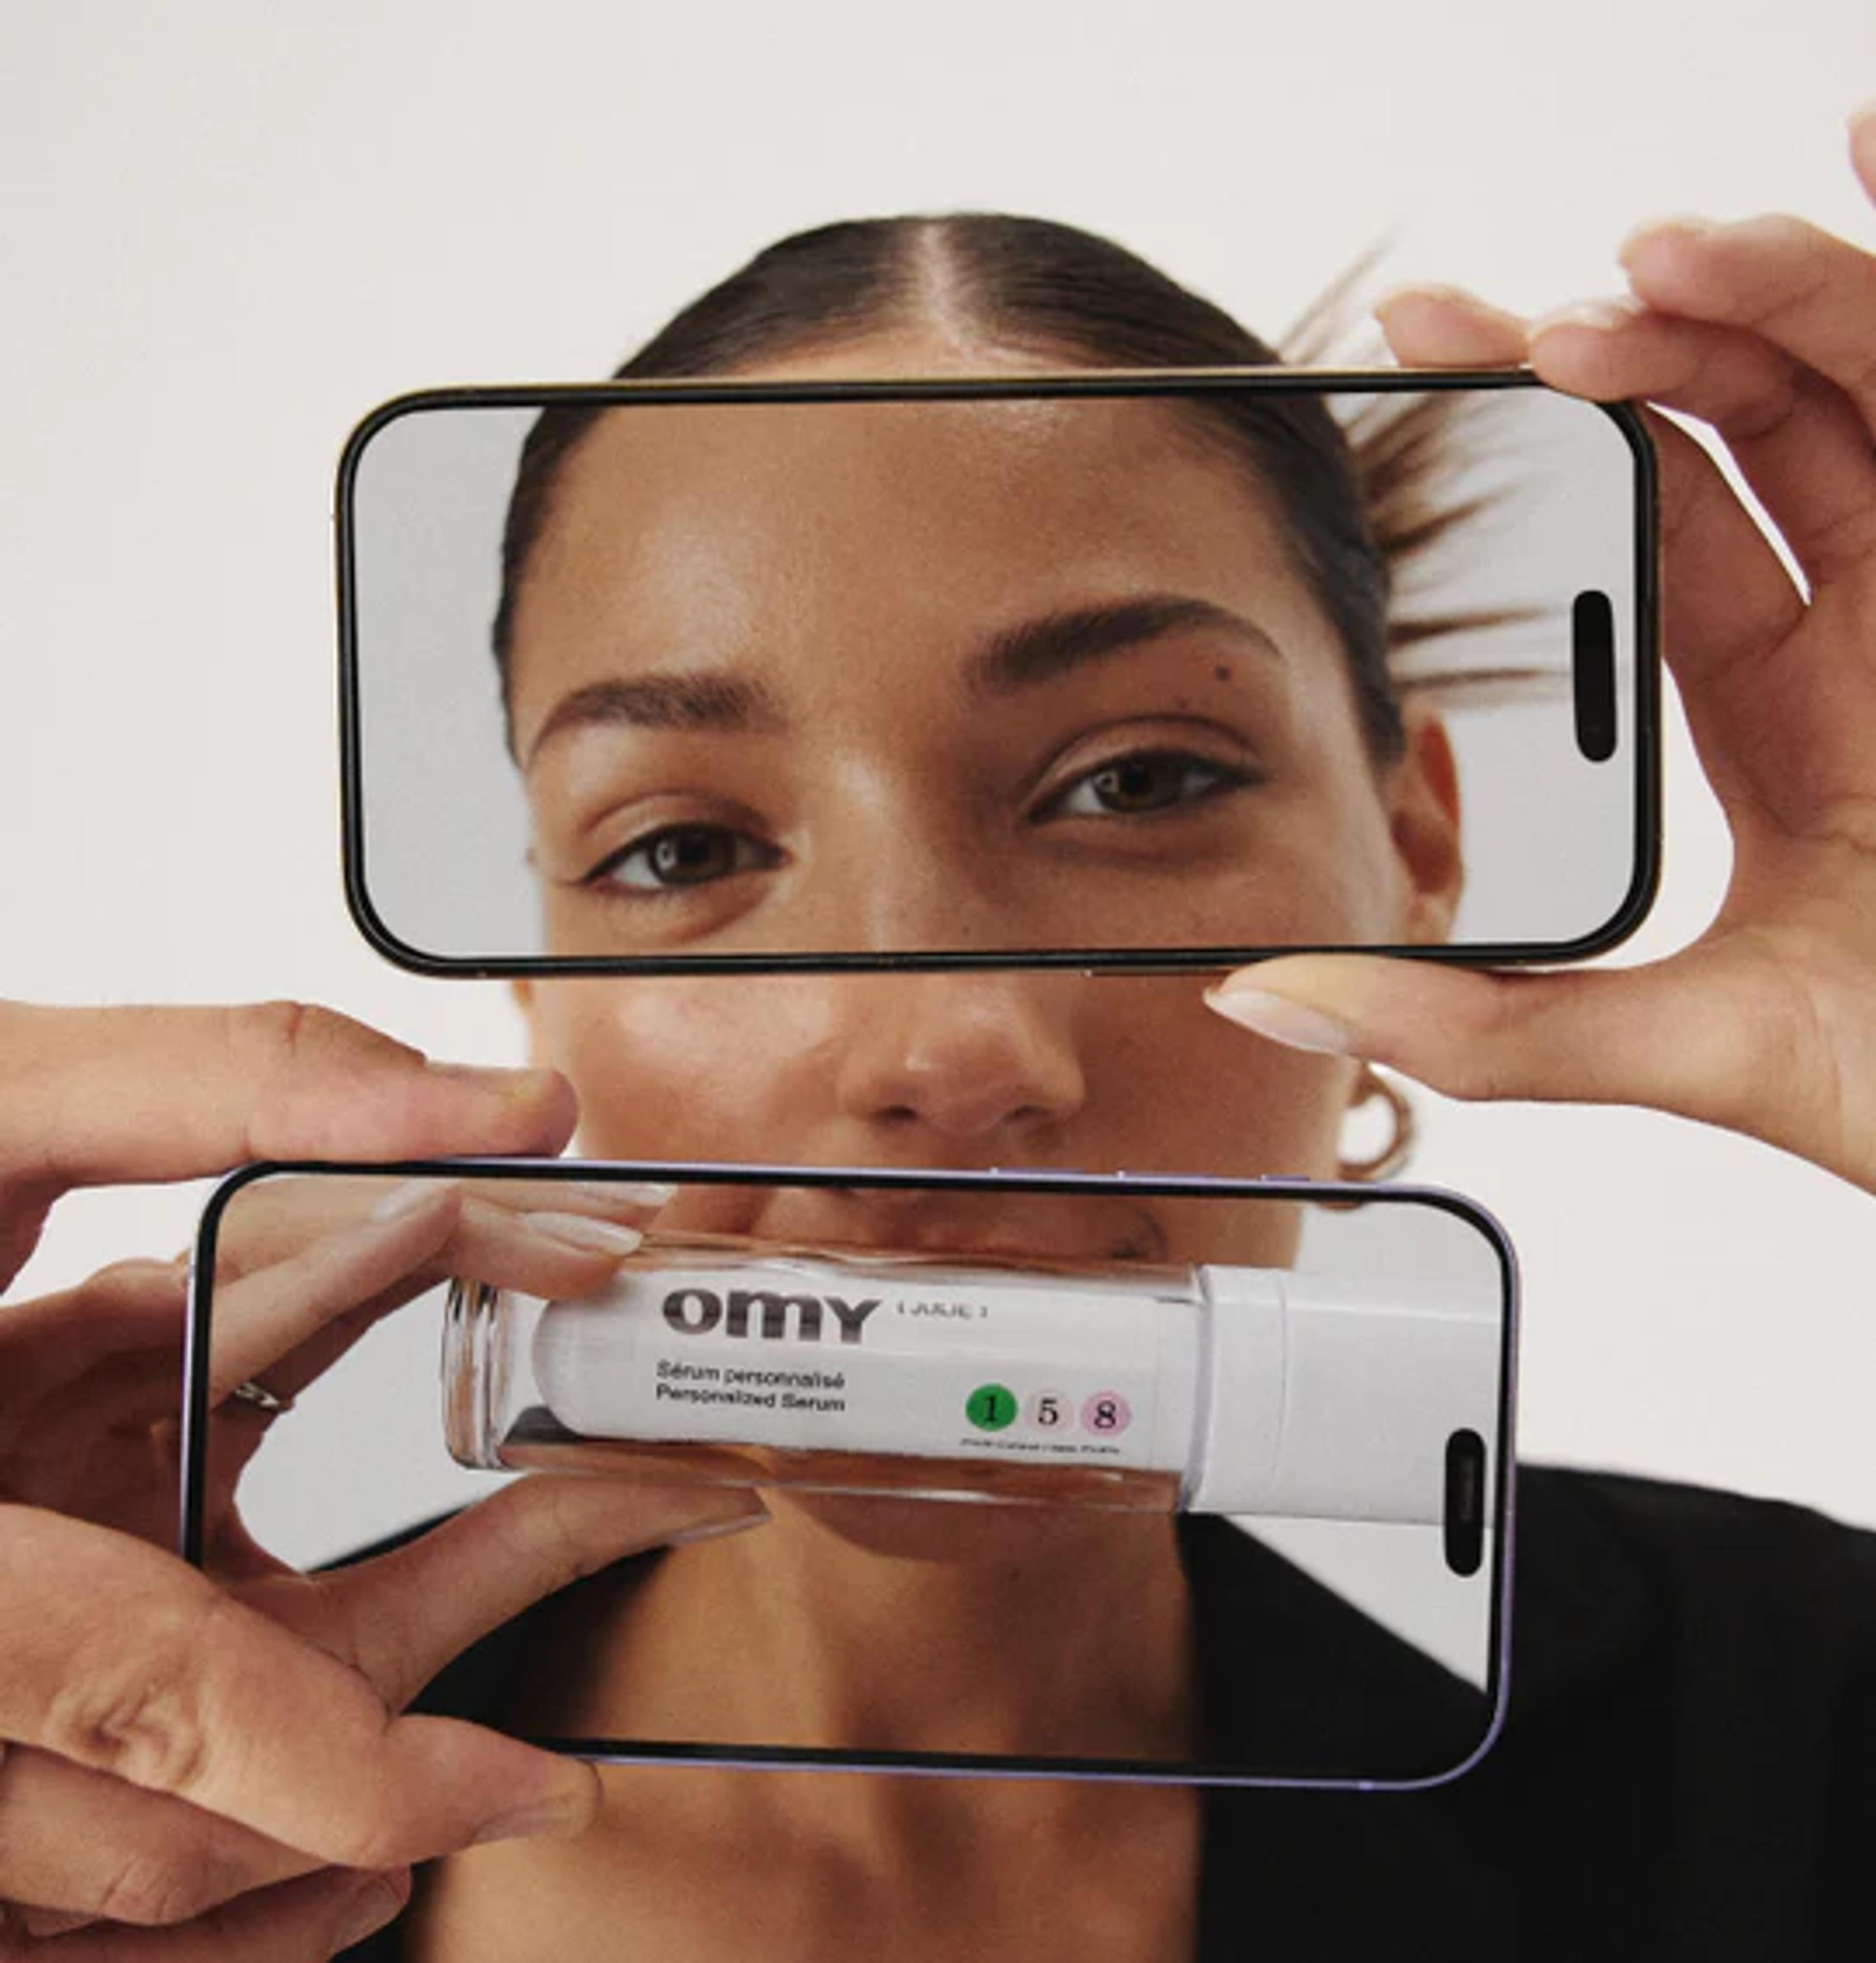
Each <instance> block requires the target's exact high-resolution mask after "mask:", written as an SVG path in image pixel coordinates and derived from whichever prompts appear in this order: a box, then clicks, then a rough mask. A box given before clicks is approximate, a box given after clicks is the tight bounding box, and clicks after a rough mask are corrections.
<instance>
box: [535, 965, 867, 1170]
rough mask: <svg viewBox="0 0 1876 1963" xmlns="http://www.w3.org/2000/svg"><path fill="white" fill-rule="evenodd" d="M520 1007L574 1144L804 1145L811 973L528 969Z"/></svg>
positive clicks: (584, 1147)
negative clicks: (568, 1115)
mask: <svg viewBox="0 0 1876 1963" xmlns="http://www.w3.org/2000/svg"><path fill="white" fill-rule="evenodd" d="M523 1013H524V1014H526V1015H527V1018H528V1022H529V1025H530V1031H531V1033H532V1036H533V1051H534V1054H535V1056H536V1059H537V1060H538V1061H539V1062H543V1063H549V1064H552V1065H554V1066H555V1068H558V1069H559V1070H561V1071H563V1072H564V1073H565V1075H566V1076H567V1077H568V1079H569V1080H570V1081H571V1083H572V1084H573V1087H574V1089H575V1092H576V1093H577V1094H578V1097H579V1100H580V1131H579V1137H578V1149H579V1150H581V1151H583V1152H584V1153H586V1154H589V1155H591V1156H595V1157H599V1158H683V1159H726V1158H790V1157H794V1158H800V1157H803V1156H806V1155H807V1154H806V1151H805V1141H806V1138H807V1137H808V1131H809V1128H810V1127H811V1126H812V1122H813V1121H814V1118H815V1111H816V1107H815V1103H813V1101H812V1099H813V1095H814V1086H815V1084H816V1083H817V1082H819V1083H824V1082H825V1081H826V1078H825V1071H824V1066H823V1065H822V1064H821V1059H822V1058H824V1055H825V1054H826V1052H827V1050H828V1046H829V1045H830V1043H831V1040H832V1039H833V1036H834V1017H832V1015H831V1014H830V1012H829V1008H828V1003H827V1001H826V991H825V990H824V987H822V986H819V985H817V983H816V981H815V979H814V978H806V977H804V978H796V977H793V976H783V975H766V976H762V977H759V978H754V979H753V980H745V979H743V978H730V977H724V978H720V979H719V978H715V977H697V976H683V977H675V978H671V979H670V980H632V981H539V982H536V983H535V984H534V985H533V989H532V990H531V991H530V996H529V998H528V1000H527V1001H525V1002H524V1003H523Z"/></svg>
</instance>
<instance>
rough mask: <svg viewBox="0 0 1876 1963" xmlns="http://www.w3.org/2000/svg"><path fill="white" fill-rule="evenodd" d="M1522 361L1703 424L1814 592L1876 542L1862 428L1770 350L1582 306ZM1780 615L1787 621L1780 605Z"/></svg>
mask: <svg viewBox="0 0 1876 1963" xmlns="http://www.w3.org/2000/svg"><path fill="white" fill-rule="evenodd" d="M1872 345H1873V346H1876V331H1873V332H1872ZM1531 360H1532V366H1533V367H1535V369H1536V370H1537V372H1538V374H1539V375H1540V376H1541V377H1542V378H1543V379H1544V380H1545V381H1546V382H1548V383H1550V384H1551V386H1553V387H1555V388H1560V389H1564V390H1565V391H1566V392H1568V393H1570V394H1571V395H1589V396H1592V397H1595V398H1596V399H1600V400H1604V401H1609V400H1614V399H1618V398H1620V397H1623V396H1634V397H1646V398H1647V399H1648V400H1649V401H1650V402H1658V403H1660V404H1661V405H1663V406H1665V407H1666V408H1671V409H1678V410H1680V411H1683V412H1685V413H1686V414H1687V415H1692V416H1697V417H1698V418H1700V420H1701V421H1703V422H1705V423H1708V424H1711V425H1712V427H1713V428H1714V429H1716V430H1717V431H1718V432H1719V433H1720V434H1721V436H1722V437H1724V439H1725V440H1726V444H1727V448H1728V449H1729V450H1730V451H1731V452H1732V453H1733V455H1734V457H1735V458H1736V459H1737V460H1738V463H1739V466H1740V470H1741V472H1743V475H1744V476H1745V477H1746V481H1747V482H1749V483H1750V485H1752V487H1753V490H1754V491H1755V492H1756V493H1757V494H1758V495H1759V498H1760V499H1761V500H1762V501H1763V503H1764V504H1765V506H1766V511H1767V513H1768V514H1769V516H1770V517H1771V518H1772V521H1773V523H1774V524H1775V525H1776V526H1777V527H1778V530H1779V533H1781V535H1782V536H1783V537H1784V539H1785V541H1786V543H1788V545H1789V546H1791V551H1792V553H1793V556H1794V557H1795V558H1796V559H1797V560H1798V563H1799V565H1801V566H1802V567H1803V568H1804V572H1805V574H1806V575H1807V577H1808V578H1810V581H1812V583H1813V584H1822V583H1823V582H1825V581H1829V580H1830V579H1832V578H1836V576H1838V575H1839V574H1840V573H1842V572H1845V571H1847V570H1849V568H1852V567H1853V566H1855V565H1857V564H1858V562H1859V561H1860V560H1862V559H1864V558H1865V557H1866V556H1867V555H1868V552H1869V551H1870V549H1871V545H1872V543H1876V452H1872V450H1871V444H1870V439H1869V431H1868V428H1866V427H1865V424H1864V422H1863V420H1862V418H1861V417H1860V416H1859V415H1858V413H1857V411H1856V410H1855V408H1854V406H1853V405H1852V403H1851V402H1850V401H1849V398H1848V397H1847V396H1846V395H1844V393H1843V392H1842V390H1841V389H1838V388H1836V386H1833V385H1832V384H1831V383H1827V382H1826V381H1824V380H1823V379H1822V378H1821V377H1820V376H1818V375H1817V374H1816V373H1814V372H1813V371H1811V370H1809V369H1807V368H1806V367H1804V365H1803V364H1802V363H1801V362H1798V361H1797V360H1794V358H1793V357H1791V355H1789V354H1786V353H1785V351H1782V349H1780V348H1778V347H1775V346H1773V345H1772V343H1771V342H1770V341H1765V340H1762V339H1761V338H1759V336H1758V335H1756V334H1751V333H1747V332H1744V331H1741V330H1740V329H1738V328H1730V327H1716V326H1714V325H1711V324H1710V323H1708V322H1705V321H1696V320H1688V319H1682V318H1680V317H1679V316H1677V315H1669V314H1664V313H1660V312H1655V311H1653V310H1652V309H1649V308H1646V307H1641V306H1624V305H1622V304H1621V303H1608V302H1592V303H1589V305H1587V306H1579V307H1570V308H1565V309H1562V310H1561V311H1560V312H1557V313H1554V314H1552V315H1547V316H1546V318H1545V319H1543V320H1541V321H1539V322H1538V323H1537V325H1535V327H1534V328H1533V329H1532V336H1531ZM1765 556H1766V555H1765V554H1764V552H1763V551H1762V550H1761V552H1760V553H1759V557H1761V558H1764V557H1765ZM1782 605H1783V610H1785V612H1786V613H1789V612H1790V611H1791V609H1790V607H1789V603H1788V600H1785V601H1784V602H1783V603H1782Z"/></svg>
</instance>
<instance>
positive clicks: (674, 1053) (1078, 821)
mask: <svg viewBox="0 0 1876 1963" xmlns="http://www.w3.org/2000/svg"><path fill="white" fill-rule="evenodd" d="M1016 365H1018V364H1016V363H1011V362H1010V361H1009V360H1007V359H1006V360H995V359H994V358H992V357H987V356H986V354H985V353H984V351H982V350H981V349H974V350H972V351H970V353H969V355H968V358H961V357H960V356H959V354H958V352H957V351H956V350H954V349H952V348H950V347H948V346H947V345H946V344H945V343H944V342H943V341H939V340H936V339H934V338H927V337H924V336H921V335H905V336H901V337H892V338H884V337H882V338H879V339H877V340H875V341H871V342H869V343H867V344H865V345H864V346H863V347H860V348H858V349H855V348H847V349H844V350H842V351H840V352H839V354H837V355H824V356H821V357H817V358H814V359H804V360H799V361H796V362H793V363H789V364H786V366H783V367H777V368H775V369H773V370H765V371H764V373H765V374H770V373H773V374H774V375H776V376H804V377H805V376H819V375H824V374H840V375H854V374H859V373H869V374H875V375H882V374H883V375H892V376H900V375H903V376H911V375H917V374H927V373H935V372H942V371H943V370H945V369H946V368H952V369H966V370H972V371H975V372H982V371H983V370H985V369H986V368H988V367H1013V366H1016ZM1021 365H1023V366H1032V365H1035V364H1032V363H1023V364H1021ZM1187 413H1189V412H1186V411H1182V410H1180V408H1177V407H1175V406H1173V405H1165V404H1159V403H1154V402H1147V401H1142V400H1138V399H1135V400H1132V401H1119V402H1095V401H1087V400H1069V401H1061V400H1058V401H1052V402H1033V401H1032V402H1002V403H997V402H981V401H980V402H968V403H960V404H943V405H939V404H930V403H922V404H912V405H879V404H869V405H860V406H856V407H848V406H846V405H841V406H838V407H825V406H816V407H813V408H800V407H795V406H783V407H770V408H751V407H731V408H722V409H718V410H712V411H705V410H699V409H698V408H694V407H687V408H683V409H682V410H680V411H667V412H662V413H661V412H660V411H655V410H652V411H646V410H644V409H633V410H631V411H624V412H621V413H619V414H616V415H613V416H611V417H610V418H605V419H603V420H602V421H601V422H600V424H598V425H597V428H596V429H595V430H594V432H593V433H592V434H591V436H590V437H587V439H586V440H584V442H583V443H582V444H581V447H579V448H578V450H576V451H575V453H574V454H573V456H572V457H571V460H570V461H569V462H568V465H567V466H566V467H565V470H564V472H563V473H562V477H561V479H560V480H559V484H558V485H557V486H556V489H555V495H554V497H553V499H552V503H551V506H550V508H549V514H548V517H547V520H546V526H545V528H544V530H543V533H542V535H541V536H540V539H539V542H538V544H537V547H536V552H535V554H534V556H533V559H532V562H531V563H530V568H529V570H528V572H527V577H526V578H525V580H524V581H523V585H522V588H521V591H520V596H519V600H518V604H517V610H516V613H515V618H514V635H513V641H512V647H513V657H512V665H511V709H512V717H513V729H514V741H515V746H516V751H517V755H518V756H519V757H520V759H521V760H522V764H523V770H524V773H525V777H526V783H527V793H528V796H529V799H530V805H531V808H532V812H533V823H534V832H535V847H534V850H535V858H536V865H537V867H538V869H539V873H540V874H541V876H542V879H543V895H544V908H545V914H546V928H547V945H548V946H549V948H550V949H552V951H554V952H556V953H575V952H577V953H591V952H600V951H607V950H622V949H623V950H632V951H642V952H680V951H681V952H683V953H709V952H714V951H732V950H748V949H777V948H797V949H859V950H863V951H875V952H885V951H888V950H891V949H895V948H896V949H904V948H908V947H914V948H927V949H933V948H981V949H995V948H1011V947H1020V946H1064V945H1083V946H1087V945H1105V946H1125V945H1135V946H1140V945H1151V944H1154V943H1185V944H1187V945H1192V944H1195V943H1198V944H1204V943H1212V944H1218V943H1239V944H1244V943H1285V942H1316V943H1322V942H1346V941H1408V940H1436V939H1439V938H1440V937H1442V936H1443V935H1444V933H1445V930H1446V928H1447V926H1448V924H1449V920H1450V916H1451V909H1452V903H1453V901H1454V899H1455V896H1456V892H1457V887H1458V878H1459V870H1458V854H1457V849H1456V844H1455V823H1454V818H1455V813H1454V799H1453V793H1452V779H1451V770H1450V763H1449V758H1448V756H1447V753H1446V751H1445V744H1444V739H1443V736H1442V734H1441V732H1439V729H1438V728H1437V726H1436V725H1427V724H1422V725H1417V726H1416V727H1415V729H1414V730H1413V733H1412V739H1411V741H1410V745H1409V752H1408V755H1407V758H1406V759H1405V761H1404V762H1403V763H1401V764H1398V765H1396V766H1393V767H1388V768H1386V769H1381V770H1378V769H1377V767H1376V766H1375V764H1374V763H1373V761H1372V758H1371V757H1370V755H1369V752H1368V751H1367V749H1366V748H1365V745H1364V742H1363V739H1362V734H1361V730H1360V726H1359V722H1358V719H1357V716H1356V708H1355V702H1354V696H1353V687H1352V684H1351V681H1350V678H1349V671H1348V662H1347V658H1346V655H1345V654H1344V652H1343V649H1342V648H1341V646H1340V642H1338V640H1337V637H1336V636H1335V633H1334V631H1333V629H1332V627H1331V626H1330V623H1329V622H1328V620H1327V618H1326V616H1324V614H1323V613H1322V611H1321V609H1320V607H1318V605H1317V604H1316V602H1315V601H1314V599H1313V597H1312V596H1311V593H1310V591H1309V589H1308V585H1307V584H1306V583H1305V581H1304V579H1303V578H1302V577H1301V575H1300V574H1299V573H1298V572H1297V570H1296V569H1295V566H1294V565H1292V559H1291V554H1290V552H1289V548H1288V546H1287V544H1286V542H1285V532H1284V527H1283V526H1282V522H1281V520H1280V518H1279V515H1278V512H1277V508H1276V504H1275V503H1274V501H1273V500H1272V499H1271V498H1269V497H1268V496H1267V495H1265V494H1264V493H1263V492H1262V491H1261V490H1260V488H1259V487H1257V485H1254V484H1253V483H1252V482H1250V481H1248V480H1247V479H1246V477H1245V476H1244V473H1243V472H1242V470H1241V468H1239V467H1237V466H1234V464H1233V463H1231V461H1230V460H1228V459H1226V458H1225V456H1222V455H1221V453H1218V451H1217V450H1216V449H1215V447H1212V446H1211V445H1209V444H1207V443H1206V442H1205V440H1203V438H1202V436H1201V435H1200V434H1198V433H1197V432H1196V431H1195V429H1194V428H1193V427H1192V426H1191V425H1189V424H1188V423H1187V422H1186V421H1184V420H1183V418H1184V416H1185V415H1186V414H1187ZM522 999H523V1003H524V1005H525V1007H526V1010H527V1015H528V1017H529V1020H530V1026H531V1028H532V1030H533V1044H534V1048H535V1050H536V1054H537V1055H539V1056H540V1057H542V1058H544V1059H546V1060H548V1061H551V1062H553V1063H555V1064H556V1065H559V1067H560V1068H562V1069H563V1070H564V1071H566V1072H567V1074H568V1075H569V1076H570V1077H571V1079H572V1081H573V1082H574V1084H575V1087H576V1089H577V1090H578V1093H579V1095H580V1100H581V1110H582V1113H583V1124H582V1142H583V1144H584V1147H585V1148H586V1149H587V1150H588V1151H592V1152H594V1153H597V1154H603V1155H605V1156H607V1157H621V1158H628V1157H634V1156H637V1157H661V1158H687V1159H688V1158H729V1159H741V1160H771V1159H773V1160H780V1161H792V1162H796V1163H804V1164H815V1163H819V1164H828V1163H842V1164H885V1165H892V1166H899V1165H904V1166H940V1167H988V1166H1002V1167H1084V1168H1089V1169H1096V1170H1100V1169H1116V1168H1122V1167H1131V1168H1132V1169H1135V1170H1156V1171H1167V1172H1179V1171H1187V1172H1234V1173H1244V1174H1252V1173H1257V1172H1263V1171H1273V1170H1274V1171H1283V1172H1292V1173H1311V1174H1318V1175H1321V1174H1327V1173H1329V1172H1330V1171H1332V1170H1333V1166H1334V1164H1335V1161H1336V1157H1337V1151H1336V1139H1337V1131H1338V1129H1339V1126H1340V1117H1341V1114H1342V1112H1343V1109H1344V1106H1345V1105H1346V1100H1347V1096H1348V1090H1349V1081H1350V1078H1349V1068H1348V1066H1347V1065H1345V1064H1343V1063H1341V1062H1338V1061H1337V1060H1334V1059H1330V1058H1311V1057H1308V1056H1303V1055H1298V1054H1296V1053H1295V1052H1289V1051H1282V1050H1279V1049H1275V1048H1273V1047H1272V1046H1268V1045H1265V1044H1263V1043H1260V1042H1257V1041H1255V1040H1254V1039H1251V1038H1250V1037H1247V1036H1246V1035H1245V1034H1244V1033H1243V1032H1242V1031H1241V1030H1235V1029H1234V1028H1231V1027H1230V1026H1228V1025H1226V1024H1225V1023H1222V1022H1221V1020H1219V1019H1218V1018H1217V1017H1215V1016H1213V1015H1212V1014H1210V1013H1209V1011H1208V1010H1205V1007H1203V1005H1202V1002H1201V1001H1200V998H1199V982H1198V981H1197V980H1196V978H1192V977H1190V976H1184V977H1169V978H1121V977H1116V976H1111V975H1100V976H1090V975H1083V974H1078V973H1073V972H1007V973H963V974H959V973H950V974H930V975H898V976H894V975H865V976H815V977H808V976H774V975H770V976H759V977H748V978H738V977H728V976H726V977H722V978H716V977H711V978H670V979H663V978H633V979H627V980H621V981H562V982H556V983H552V984H547V983H536V984H533V985H530V986H529V987H527V988H525V989H524V990H523V992H522ZM829 1203H831V1202H829ZM854 1203H855V1204H856V1205H858V1204H859V1203H860V1202H857V1201H856V1202H854ZM1249 1210H1250V1211H1251V1212H1260V1211H1261V1212H1269V1211H1272V1210H1273V1209H1249ZM711 1224H735V1225H747V1226H755V1225H760V1226H761V1227H762V1228H764V1229H765V1230H767V1231H777V1230H778V1225H779V1224H780V1223H777V1222H770V1221H766V1220H765V1221H764V1222H744V1221H738V1222H732V1223H724V1222H712V1223H711ZM815 1224H816V1225H817V1226H818V1228H819V1230H820V1231H823V1232H824V1231H828V1226H829V1225H830V1223H828V1222H817V1223H815ZM917 1232H918V1228H917V1223H916V1222H912V1223H910V1224H909V1225H908V1224H906V1223H904V1222H901V1225H900V1226H899V1227H898V1228H897V1229H895V1238H898V1239H899V1240H901V1241H904V1239H906V1238H908V1235H910V1236H911V1238H917ZM943 1233H944V1230H936V1231H934V1232H933V1234H932V1235H931V1237H930V1238H932V1240H933V1242H934V1244H945V1241H944V1238H943ZM851 1238H860V1239H870V1238H876V1234H874V1233H872V1232H870V1231H856V1233H855V1234H853V1236H852V1237H851ZM1160 1238H1162V1239H1170V1238H1177V1236H1176V1235H1173V1234H1170V1231H1169V1232H1168V1233H1167V1234H1162V1235H1161V1237H1160ZM1051 1251H1055V1252H1063V1253H1065V1252H1074V1251H1077V1250H1076V1249H1074V1248H1071V1247H1057V1248H1055V1249H1053V1250H1051ZM1090 1251H1092V1250H1090ZM1174 1251H1178V1250H1174ZM1206 1251H1212V1252H1215V1251H1217V1250H1206Z"/></svg>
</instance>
